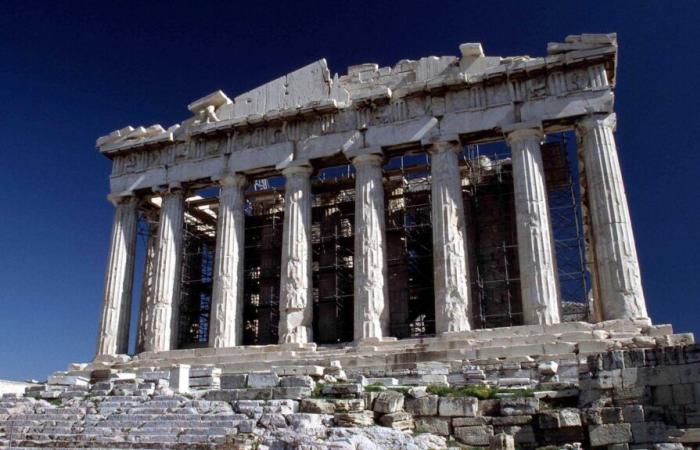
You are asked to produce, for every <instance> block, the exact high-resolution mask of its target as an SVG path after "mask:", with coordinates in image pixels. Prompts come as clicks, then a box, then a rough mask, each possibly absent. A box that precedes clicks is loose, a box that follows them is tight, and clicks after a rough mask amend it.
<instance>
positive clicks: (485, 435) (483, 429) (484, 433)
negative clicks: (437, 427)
mask: <svg viewBox="0 0 700 450" xmlns="http://www.w3.org/2000/svg"><path fill="white" fill-rule="evenodd" d="M454 435H455V438H456V439H457V440H458V441H459V442H462V443H464V444H467V445H489V442H490V441H491V437H492V436H493V427H492V426H491V425H477V426H475V427H456V428H455V430H454Z"/></svg>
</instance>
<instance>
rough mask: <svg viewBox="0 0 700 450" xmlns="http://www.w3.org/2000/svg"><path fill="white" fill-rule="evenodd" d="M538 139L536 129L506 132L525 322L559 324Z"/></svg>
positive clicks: (556, 288) (550, 228)
mask: <svg viewBox="0 0 700 450" xmlns="http://www.w3.org/2000/svg"><path fill="white" fill-rule="evenodd" d="M542 139H543V134H542V131H541V130H540V129H538V128H519V129H516V130H514V131H511V132H509V133H508V145H509V146H510V148H511V155H512V160H513V185H514V187H513V190H514V193H515V217H516V219H515V221H516V227H517V228H516V229H517V235H518V262H519V266H520V290H521V292H522V302H523V323H524V324H525V325H535V324H552V323H559V288H558V283H557V274H556V270H555V267H556V265H555V259H554V239H553V236H552V223H551V221H550V218H549V204H548V202H547V188H546V186H545V179H544V165H543V163H542V150H541V149H540V143H541V142H542Z"/></svg>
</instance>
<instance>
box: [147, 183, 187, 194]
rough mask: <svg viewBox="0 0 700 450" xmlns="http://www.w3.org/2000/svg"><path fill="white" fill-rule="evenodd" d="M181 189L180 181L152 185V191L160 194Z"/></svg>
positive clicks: (173, 192)
mask: <svg viewBox="0 0 700 450" xmlns="http://www.w3.org/2000/svg"><path fill="white" fill-rule="evenodd" d="M183 190H184V188H183V187H182V183H170V184H163V185H160V186H154V187H153V192H155V193H156V194H160V195H162V196H164V195H168V194H175V193H178V192H182V191H183Z"/></svg>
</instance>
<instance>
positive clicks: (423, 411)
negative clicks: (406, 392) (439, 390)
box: [404, 395, 439, 416]
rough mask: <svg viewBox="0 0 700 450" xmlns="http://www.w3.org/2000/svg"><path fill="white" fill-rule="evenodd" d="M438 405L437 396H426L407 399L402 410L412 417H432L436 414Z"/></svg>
mask: <svg viewBox="0 0 700 450" xmlns="http://www.w3.org/2000/svg"><path fill="white" fill-rule="evenodd" d="M438 403H439V397H438V396H437V395H426V396H425V397H421V398H407V399H406V401H405V404H404V408H405V409H406V411H408V412H410V413H411V414H413V415H414V416H434V415H437V413H438Z"/></svg>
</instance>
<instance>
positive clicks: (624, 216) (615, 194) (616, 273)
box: [577, 114, 648, 320]
mask: <svg viewBox="0 0 700 450" xmlns="http://www.w3.org/2000/svg"><path fill="white" fill-rule="evenodd" d="M615 123H616V116H615V114H609V115H592V116H589V117H587V118H585V119H583V120H581V121H580V122H579V124H578V128H577V132H578V134H579V138H580V142H581V145H582V147H583V148H582V153H583V168H584V170H585V173H586V182H587V198H588V207H589V214H590V216H591V228H592V230H591V231H592V234H593V241H594V243H595V244H594V245H595V252H594V253H595V258H596V261H595V263H596V268H597V274H598V283H599V286H598V287H599V294H600V300H601V306H602V310H603V311H602V313H603V314H602V315H603V319H604V320H610V319H639V318H647V317H648V314H647V307H646V303H645V300H644V292H643V290H642V280H641V276H640V270H639V261H638V259H637V249H636V247H635V242H634V233H633V232H632V222H631V221H630V213H629V207H628V206H627V194H626V193H625V186H624V183H623V181H622V171H621V170H620V161H619V160H618V156H617V149H616V147H615V137H614V135H613V131H614V129H615Z"/></svg>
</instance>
